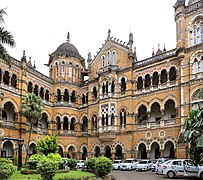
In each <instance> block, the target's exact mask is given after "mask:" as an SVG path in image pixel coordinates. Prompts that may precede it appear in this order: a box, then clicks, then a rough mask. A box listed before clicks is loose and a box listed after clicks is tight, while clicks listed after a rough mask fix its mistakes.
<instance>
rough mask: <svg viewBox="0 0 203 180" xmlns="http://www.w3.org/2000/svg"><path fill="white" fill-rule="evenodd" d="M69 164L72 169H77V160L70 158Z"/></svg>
mask: <svg viewBox="0 0 203 180" xmlns="http://www.w3.org/2000/svg"><path fill="white" fill-rule="evenodd" d="M67 164H68V167H69V168H70V169H75V168H76V166H77V160H76V159H73V158H70V159H68V161H67Z"/></svg>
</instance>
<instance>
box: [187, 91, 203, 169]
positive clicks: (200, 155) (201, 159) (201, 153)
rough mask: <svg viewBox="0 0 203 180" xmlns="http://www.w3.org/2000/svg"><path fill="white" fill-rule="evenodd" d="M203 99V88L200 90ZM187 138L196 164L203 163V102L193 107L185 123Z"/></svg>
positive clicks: (190, 152)
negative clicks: (196, 107)
mask: <svg viewBox="0 0 203 180" xmlns="http://www.w3.org/2000/svg"><path fill="white" fill-rule="evenodd" d="M200 98H202V99H203V90H202V89H201V90H200ZM184 128H185V133H184V135H185V138H186V141H187V142H188V143H189V145H190V149H189V154H190V156H191V158H192V159H193V160H194V162H195V163H196V164H200V165H203V131H202V130H203V104H199V106H198V109H193V110H191V111H190V112H189V115H188V117H187V119H186V121H185V124H184Z"/></svg>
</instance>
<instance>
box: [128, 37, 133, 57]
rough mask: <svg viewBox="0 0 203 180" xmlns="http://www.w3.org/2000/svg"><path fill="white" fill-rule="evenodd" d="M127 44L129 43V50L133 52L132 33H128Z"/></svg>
mask: <svg viewBox="0 0 203 180" xmlns="http://www.w3.org/2000/svg"><path fill="white" fill-rule="evenodd" d="M128 45H129V52H130V53H132V52H133V33H130V34H129V41H128Z"/></svg>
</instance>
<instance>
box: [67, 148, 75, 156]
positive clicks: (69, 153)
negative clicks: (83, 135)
mask: <svg viewBox="0 0 203 180" xmlns="http://www.w3.org/2000/svg"><path fill="white" fill-rule="evenodd" d="M74 157H75V148H74V147H73V146H70V147H69V148H68V154H67V158H74Z"/></svg>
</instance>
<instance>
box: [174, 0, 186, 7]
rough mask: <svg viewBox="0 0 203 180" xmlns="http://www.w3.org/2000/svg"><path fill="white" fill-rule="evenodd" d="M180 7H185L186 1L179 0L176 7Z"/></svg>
mask: <svg viewBox="0 0 203 180" xmlns="http://www.w3.org/2000/svg"><path fill="white" fill-rule="evenodd" d="M180 6H185V0H177V2H176V3H175V6H174V7H175V8H178V7H180Z"/></svg>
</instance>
